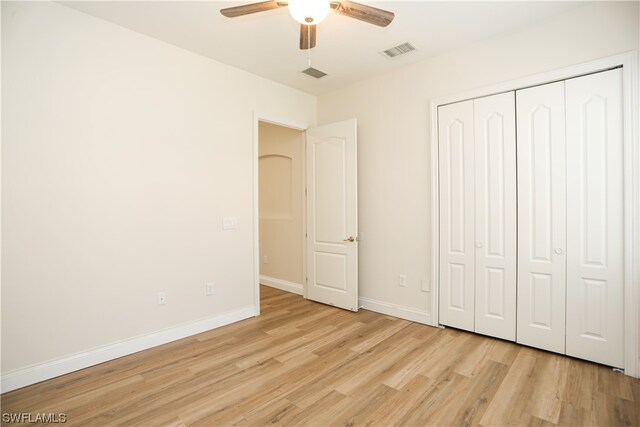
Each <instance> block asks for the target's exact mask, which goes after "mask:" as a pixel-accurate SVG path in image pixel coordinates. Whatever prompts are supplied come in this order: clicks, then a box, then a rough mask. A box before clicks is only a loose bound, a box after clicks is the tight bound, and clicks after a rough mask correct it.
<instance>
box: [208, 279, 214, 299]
mask: <svg viewBox="0 0 640 427" xmlns="http://www.w3.org/2000/svg"><path fill="white" fill-rule="evenodd" d="M206 291H207V296H211V295H213V292H214V291H215V287H214V286H213V283H212V282H209V283H207V289H206Z"/></svg>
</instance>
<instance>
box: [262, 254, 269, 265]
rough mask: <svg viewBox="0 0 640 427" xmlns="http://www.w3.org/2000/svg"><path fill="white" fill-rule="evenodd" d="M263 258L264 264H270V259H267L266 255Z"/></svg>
mask: <svg viewBox="0 0 640 427" xmlns="http://www.w3.org/2000/svg"><path fill="white" fill-rule="evenodd" d="M262 258H263V260H262V263H263V264H269V258H267V256H266V255H265V256H263V257H262Z"/></svg>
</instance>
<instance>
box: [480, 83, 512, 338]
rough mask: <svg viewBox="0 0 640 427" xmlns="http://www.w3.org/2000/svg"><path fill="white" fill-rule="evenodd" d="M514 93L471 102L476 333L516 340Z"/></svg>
mask: <svg viewBox="0 0 640 427" xmlns="http://www.w3.org/2000/svg"><path fill="white" fill-rule="evenodd" d="M515 120H516V118H515V93H514V92H508V93H503V94H499V95H493V96H488V97H484V98H479V99H476V100H474V128H475V129H474V140H475V213H476V215H475V221H476V226H475V244H476V249H475V254H476V267H475V277H476V288H475V294H476V304H475V331H476V332H478V333H481V334H485V335H490V336H494V337H498V338H502V339H507V340H511V341H515V339H516V129H515Z"/></svg>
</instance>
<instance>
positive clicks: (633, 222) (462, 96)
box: [429, 51, 640, 377]
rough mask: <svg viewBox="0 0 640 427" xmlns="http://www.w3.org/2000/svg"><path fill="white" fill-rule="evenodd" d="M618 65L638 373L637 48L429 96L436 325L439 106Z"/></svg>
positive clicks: (627, 277)
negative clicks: (471, 88)
mask: <svg viewBox="0 0 640 427" xmlns="http://www.w3.org/2000/svg"><path fill="white" fill-rule="evenodd" d="M620 66H622V88H623V89H622V91H623V93H622V99H623V107H622V108H623V135H624V141H623V145H624V148H623V149H624V166H623V167H624V178H623V180H624V236H625V239H624V251H625V256H624V295H625V299H624V310H625V312H624V342H625V344H624V370H625V374H626V375H630V376H632V377H639V376H640V359H639V358H638V356H639V354H638V339H639V338H638V332H639V331H638V297H639V295H640V289H639V288H640V192H638V189H639V188H640V141H639V140H638V136H639V132H638V117H639V115H640V112H639V109H638V52H636V51H630V52H626V53H623V54H620V55H614V56H610V57H607V58H602V59H598V60H595V61H590V62H586V63H582V64H578V65H574V66H570V67H565V68H561V69H558V70H554V71H550V72H546V73H542V74H536V75H533V76H529V77H525V78H522V79H517V80H511V81H508V82H504V83H500V84H497V85H492V86H488V87H483V88H479V89H475V90H471V91H467V92H463V93H458V94H453V95H449V96H445V97H442V98H438V99H434V100H432V101H431V107H430V118H431V147H430V148H431V150H430V155H431V259H430V260H429V261H430V262H431V284H432V286H431V324H432V326H436V327H437V326H439V318H438V311H439V305H438V304H439V295H438V294H439V290H440V281H439V277H440V272H439V265H440V254H439V253H438V250H439V249H438V248H439V238H438V235H439V232H438V230H439V228H440V218H439V212H440V202H439V200H440V195H439V190H438V189H439V182H438V175H439V170H438V144H439V141H438V107H440V106H442V105H446V104H452V103H454V102H460V101H466V100H469V99H474V98H480V97H483V96H489V95H495V94H499V93H503V92H510V91H514V90H519V89H524V88H527V87H531V86H538V85H542V84H546V83H552V82H555V81H559V80H566V79H569V78H572V77H579V76H582V75H586V74H592V73H595V72H599V71H605V70H607V69H611V68H616V67H620Z"/></svg>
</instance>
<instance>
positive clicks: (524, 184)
mask: <svg viewBox="0 0 640 427" xmlns="http://www.w3.org/2000/svg"><path fill="white" fill-rule="evenodd" d="M516 105H517V151H518V155H517V167H518V298H517V300H518V303H517V341H518V342H519V343H522V344H526V345H530V346H533V347H538V348H542V349H545V350H550V351H555V352H558V353H564V352H565V291H566V280H565V276H566V259H565V245H566V181H565V180H566V166H565V154H566V152H565V150H566V144H565V119H564V115H565V100H564V82H557V83H551V84H547V85H543V86H537V87H533V88H529V89H523V90H519V91H517V92H516Z"/></svg>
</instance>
